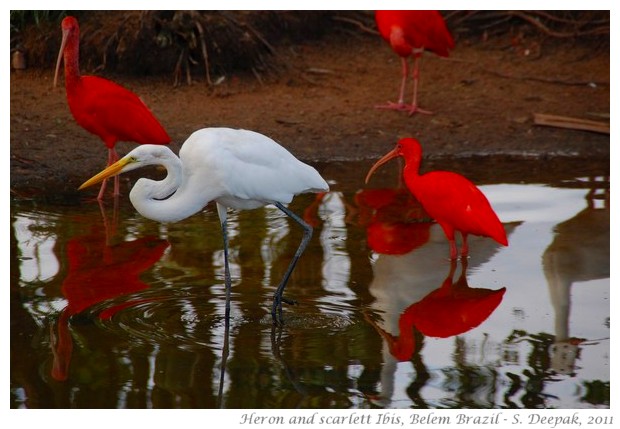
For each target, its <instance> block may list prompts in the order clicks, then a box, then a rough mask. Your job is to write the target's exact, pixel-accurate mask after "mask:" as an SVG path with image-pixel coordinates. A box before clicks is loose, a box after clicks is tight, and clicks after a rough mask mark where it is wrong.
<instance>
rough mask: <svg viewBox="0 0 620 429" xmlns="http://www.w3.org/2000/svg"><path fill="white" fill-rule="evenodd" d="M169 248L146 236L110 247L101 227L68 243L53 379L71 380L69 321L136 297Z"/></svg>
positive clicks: (54, 340)
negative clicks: (126, 297) (114, 300)
mask: <svg viewBox="0 0 620 429" xmlns="http://www.w3.org/2000/svg"><path fill="white" fill-rule="evenodd" d="M168 246H169V243H168V242H167V241H166V240H162V239H159V238H157V237H143V238H140V239H137V240H134V241H126V242H121V243H118V244H114V245H107V244H106V235H105V234H104V233H102V232H100V230H99V229H98V228H97V229H96V230H95V229H93V232H92V233H91V234H87V235H82V236H78V237H74V238H72V239H70V240H69V241H68V242H67V260H68V263H69V268H68V274H67V277H66V278H65V281H64V282H63V284H62V293H63V295H64V297H65V298H66V300H67V306H66V307H65V308H64V309H63V310H62V313H61V315H60V317H59V319H58V326H57V328H58V335H55V333H54V332H53V326H52V332H51V339H52V353H53V355H54V361H53V367H52V377H53V378H54V379H55V380H59V381H63V380H66V379H67V375H68V370H69V363H70V360H71V351H72V348H73V343H72V338H71V333H70V331H69V318H70V317H71V316H73V315H75V314H78V313H80V312H82V311H84V310H86V309H87V308H89V307H92V306H93V305H95V304H98V303H100V302H102V301H105V300H109V299H112V298H116V297H118V296H121V295H128V294H132V293H135V292H138V291H141V290H144V289H148V287H149V285H148V284H146V283H144V282H142V281H141V280H140V275H141V274H142V273H143V272H145V271H146V270H148V269H149V268H151V267H152V266H153V265H154V264H155V263H156V262H157V261H159V259H160V258H161V257H162V255H163V253H164V251H165V250H166V248H167V247H168ZM135 304H136V302H126V303H123V304H119V305H116V306H113V307H110V308H107V309H105V310H104V311H102V312H101V313H100V314H99V317H100V318H101V319H109V318H110V317H112V316H113V315H114V314H115V313H116V312H118V311H119V310H121V309H123V308H125V307H127V306H130V305H135Z"/></svg>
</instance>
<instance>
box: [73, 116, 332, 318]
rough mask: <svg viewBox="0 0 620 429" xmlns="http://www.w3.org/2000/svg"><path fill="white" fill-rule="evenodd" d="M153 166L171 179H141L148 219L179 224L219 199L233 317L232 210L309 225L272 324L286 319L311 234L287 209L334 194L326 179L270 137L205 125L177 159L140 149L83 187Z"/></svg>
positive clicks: (136, 196)
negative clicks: (268, 213) (292, 281)
mask: <svg viewBox="0 0 620 429" xmlns="http://www.w3.org/2000/svg"><path fill="white" fill-rule="evenodd" d="M147 165H163V166H164V167H165V168H166V170H168V175H167V176H166V178H165V179H163V180H160V181H154V180H150V179H146V178H142V179H140V180H138V181H137V182H136V184H135V186H134V187H133V189H132V190H131V193H130V194H129V198H130V199H131V202H132V204H133V205H134V207H135V208H136V210H138V212H140V214H141V215H142V216H144V217H146V218H149V219H153V220H156V221H159V222H176V221H179V220H182V219H185V218H187V217H189V216H191V215H193V214H195V213H198V212H199V211H200V210H202V209H203V208H204V207H205V206H206V205H207V204H208V203H209V202H210V201H215V202H216V204H217V212H218V215H219V217H220V222H221V226H222V234H223V236H224V262H225V271H226V275H225V277H226V296H227V299H226V303H227V307H226V313H227V315H228V312H229V305H228V304H229V302H230V299H229V298H230V289H231V279H230V271H229V268H228V236H227V232H226V211H227V209H228V208H233V209H239V210H247V209H255V208H258V207H262V206H265V205H268V204H273V205H275V206H276V207H277V208H279V209H280V210H281V211H283V212H284V213H285V214H286V215H288V216H289V217H291V218H292V219H293V220H294V221H295V222H297V223H298V224H299V225H301V226H302V227H303V228H304V236H303V239H302V241H301V244H300V245H299V248H298V250H297V252H296V253H295V256H294V257H293V260H292V261H291V263H290V265H289V267H288V269H287V271H286V273H285V274H284V277H283V279H282V281H281V282H280V285H279V286H278V288H277V289H276V292H275V294H274V298H273V306H272V310H271V314H272V317H273V320H274V322H276V320H278V321H280V322H281V321H282V301H283V297H282V293H283V292H284V288H285V286H286V283H287V281H288V278H289V277H290V275H291V273H292V271H293V269H294V268H295V264H296V263H297V260H298V259H299V257H300V256H301V254H302V253H303V251H304V249H305V248H306V245H307V244H308V242H309V240H310V238H311V236H312V227H311V226H310V225H308V224H307V223H306V222H304V221H303V219H301V218H300V217H299V216H297V215H296V214H295V213H293V212H292V211H290V210H289V209H288V208H286V207H285V206H284V204H288V203H290V202H291V201H292V199H293V197H294V196H295V195H297V194H300V193H304V192H324V191H328V190H329V186H328V185H327V183H326V182H325V180H323V178H322V177H321V176H320V175H319V173H318V172H317V171H316V170H315V169H314V168H312V167H311V166H309V165H307V164H304V163H303V162H301V161H299V160H298V159H297V158H295V157H294V156H293V155H291V153H290V152H288V151H287V150H286V149H284V148H283V147H282V146H280V145H279V144H277V143H276V142H275V141H273V140H272V139H270V138H269V137H266V136H264V135H262V134H259V133H256V132H253V131H247V130H233V129H229V128H205V129H202V130H198V131H196V132H194V133H193V134H192V135H191V136H190V137H189V138H188V139H187V140H186V141H185V143H184V144H183V147H182V148H181V151H180V152H179V157H177V156H176V155H175V154H174V153H173V152H172V151H171V150H170V149H168V148H167V147H165V146H157V145H143V146H139V147H137V148H135V149H134V150H132V151H131V152H129V153H128V154H127V155H126V156H124V157H123V158H121V159H120V160H119V161H118V162H116V163H115V164H113V165H111V166H109V167H108V168H106V169H105V170H103V171H102V172H100V173H99V174H97V175H95V176H94V177H92V178H91V179H89V180H88V181H86V182H85V183H84V184H83V185H82V186H81V187H80V189H82V188H84V187H87V186H90V185H94V184H95V183H99V182H100V181H102V180H105V179H106V178H108V177H112V176H116V175H118V174H121V173H125V172H127V171H131V170H135V169H136V168H140V167H144V166H147ZM285 302H286V300H285ZM276 312H277V313H278V315H277V319H276Z"/></svg>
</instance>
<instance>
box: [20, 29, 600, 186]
mask: <svg viewBox="0 0 620 429" xmlns="http://www.w3.org/2000/svg"><path fill="white" fill-rule="evenodd" d="M526 48H527V46H517V47H515V46H513V45H511V44H510V40H509V39H508V38H506V39H505V40H499V39H496V40H494V41H492V42H481V41H480V42H476V43H467V42H464V41H463V42H460V43H459V42H457V47H456V49H455V50H454V51H453V54H452V55H451V57H450V58H449V59H440V58H437V57H435V56H434V55H433V54H426V55H425V56H424V58H423V61H422V69H421V88H420V96H419V100H420V104H421V105H422V107H424V108H427V109H430V110H432V111H433V112H434V114H433V115H414V116H412V117H410V116H408V115H407V114H406V113H403V112H395V111H386V110H377V109H375V108H374V107H373V106H374V105H376V104H381V103H384V102H386V101H388V100H392V101H395V98H396V95H397V91H398V85H399V79H400V60H399V58H398V57H397V56H396V55H394V54H393V53H392V51H391V50H390V48H389V47H388V46H387V44H385V43H384V42H383V41H382V40H380V39H379V38H378V37H372V36H370V35H365V36H359V37H345V36H337V37H334V38H331V39H329V40H327V39H323V40H320V41H316V42H309V43H306V44H301V45H295V46H292V47H290V49H282V48H281V49H279V55H280V56H281V57H282V58H281V59H282V63H283V64H287V65H288V67H286V68H285V69H283V70H282V71H281V72H280V74H279V75H278V77H277V78H276V79H273V78H268V79H264V80H263V82H262V83H261V82H260V81H259V80H258V79H257V78H256V77H255V76H252V75H247V76H246V75H237V76H234V75H232V76H226V79H225V80H224V81H223V82H222V83H221V84H219V85H217V86H215V87H212V88H209V87H208V86H207V85H206V84H204V82H200V81H196V80H194V82H193V84H192V85H183V86H180V87H176V88H174V87H173V86H172V77H171V76H167V77H160V78H149V79H129V78H127V77H125V76H111V78H112V79H113V80H115V81H117V82H118V83H121V84H122V85H124V86H125V87H127V88H129V89H131V90H133V91H134V92H136V93H137V94H139V95H140V96H141V97H142V99H143V100H144V101H145V102H146V104H147V105H148V106H149V107H150V108H151V110H152V111H153V112H154V113H155V115H156V116H157V117H158V118H159V120H160V122H161V123H162V124H163V125H164V127H165V128H166V129H167V130H168V133H169V134H170V136H171V137H172V139H173V143H172V149H173V150H175V152H176V151H177V150H178V148H179V147H180V145H181V144H182V142H183V141H184V140H185V139H186V138H187V137H188V136H189V135H190V134H191V133H192V132H193V131H194V130H197V129H199V128H203V127H215V126H218V127H219V126H226V127H233V128H247V129H252V130H255V131H258V132H261V133H263V134H266V135H268V136H270V137H272V138H273V139H275V140H276V141H278V142H280V143H281V144H282V145H283V146H285V147H287V148H288V149H289V150H290V151H291V152H292V153H294V154H295V155H296V156H298V157H299V158H301V159H303V160H306V161H309V162H319V161H324V162H328V161H332V160H354V159H376V158H378V157H379V156H380V155H382V154H384V153H385V152H387V151H388V150H389V149H391V148H392V147H393V145H394V144H395V142H396V140H397V139H398V138H399V137H401V136H409V135H412V136H416V137H417V138H418V139H419V140H420V141H421V142H422V144H423V146H424V148H425V154H426V156H427V157H429V158H436V157H443V156H470V155H505V156H509V157H516V158H520V157H526V158H527V157H545V158H550V157H572V158H587V159H597V160H603V162H605V160H607V162H608V160H609V155H610V140H609V135H608V134H599V133H593V132H586V131H576V130H570V129H560V128H551V127H542V126H537V125H534V124H533V120H532V117H533V114H534V113H549V114H556V115H564V116H570V117H578V118H587V119H593V120H601V121H606V120H608V119H606V118H605V117H604V116H600V115H609V109H610V104H609V103H610V101H609V100H610V97H609V70H610V63H609V51H608V50H603V51H601V50H600V49H597V50H591V49H589V48H588V47H587V46H582V45H579V44H576V43H574V42H563V43H561V42H560V41H552V42H551V43H546V44H544V45H540V44H538V45H533V46H532V48H531V51H530V52H529V55H526V53H527V52H526V50H525V49H526ZM108 77H110V76H108ZM214 78H217V77H214ZM52 80H53V64H50V65H49V68H48V69H46V70H40V69H36V70H34V69H27V70H23V71H12V72H11V89H10V91H11V141H10V144H11V192H12V195H13V196H16V197H24V196H36V195H48V194H52V193H62V194H65V195H66V194H75V192H76V191H75V189H76V187H77V186H78V185H79V184H80V183H82V182H83V181H84V180H85V179H87V178H89V177H90V176H92V175H93V174H94V173H96V172H98V171H99V170H100V169H101V168H102V167H104V166H105V160H106V151H105V148H104V146H103V144H102V142H101V141H100V140H99V139H98V137H96V136H93V135H91V134H89V133H88V132H86V131H84V130H83V129H82V128H80V127H79V126H78V125H77V124H76V123H75V121H74V120H73V118H72V116H71V113H70V112H69V109H68V106H67V103H66V98H65V93H64V88H62V87H60V88H56V89H53V88H52ZM601 118H602V119H601ZM607 118H608V116H607ZM132 147H133V145H132V144H129V143H119V145H118V146H117V149H118V151H119V153H120V154H124V153H126V152H127V151H129V150H130V149H131V148H132Z"/></svg>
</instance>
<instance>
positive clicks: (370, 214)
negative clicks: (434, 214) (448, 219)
mask: <svg viewBox="0 0 620 429" xmlns="http://www.w3.org/2000/svg"><path fill="white" fill-rule="evenodd" d="M355 203H356V204H357V207H358V209H359V213H360V220H359V221H360V223H363V224H365V226H366V237H367V240H368V245H369V246H370V248H371V249H372V250H373V251H375V252H377V253H380V254H384V255H404V254H406V253H409V252H411V251H413V250H414V249H417V248H418V247H420V246H422V245H424V243H426V242H427V241H428V238H429V236H430V232H429V229H430V227H431V225H432V223H431V222H430V220H429V219H428V216H427V215H426V213H425V212H424V210H423V209H422V206H421V205H420V203H419V202H418V201H417V200H416V199H415V198H414V197H413V195H411V193H410V192H409V191H408V190H407V189H405V188H396V189H364V190H362V191H359V192H358V193H357V194H356V195H355Z"/></svg>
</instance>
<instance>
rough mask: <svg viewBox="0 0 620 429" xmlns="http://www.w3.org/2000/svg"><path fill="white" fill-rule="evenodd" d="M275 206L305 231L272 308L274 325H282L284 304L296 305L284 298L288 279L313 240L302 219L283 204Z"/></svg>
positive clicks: (274, 298)
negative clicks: (283, 294)
mask: <svg viewBox="0 0 620 429" xmlns="http://www.w3.org/2000/svg"><path fill="white" fill-rule="evenodd" d="M274 204H275V206H276V207H277V208H279V209H280V210H282V211H283V212H284V213H285V214H286V215H287V216H289V217H290V218H292V219H293V220H294V221H295V222H297V223H298V224H299V225H301V227H302V228H303V229H304V236H303V238H302V239H301V243H300V244H299V247H298V248H297V251H296V252H295V256H293V259H292V260H291V263H290V264H289V266H288V268H287V269H286V273H285V274H284V277H283V278H282V281H281V282H280V285H279V286H278V288H277V289H276V292H275V293H274V295H273V306H272V307H271V316H272V317H273V322H274V323H282V322H283V320H282V302H286V303H287V304H294V301H290V300H287V299H285V298H283V297H282V293H283V292H284V288H285V287H286V283H287V282H288V279H289V277H290V276H291V273H292V272H293V269H294V268H295V265H296V264H297V261H298V260H299V258H300V256H301V255H302V253H304V250H305V249H306V246H307V245H308V242H309V241H310V239H311V238H312V227H311V226H310V225H308V224H307V223H306V222H305V221H304V220H303V219H302V218H300V217H299V216H297V215H296V214H295V213H293V212H292V211H290V210H289V209H287V208H286V207H284V206H283V205H282V204H281V203H278V202H276V203H274ZM276 311H277V317H276Z"/></svg>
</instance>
